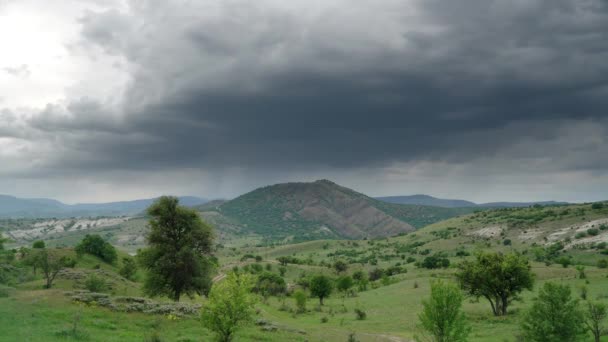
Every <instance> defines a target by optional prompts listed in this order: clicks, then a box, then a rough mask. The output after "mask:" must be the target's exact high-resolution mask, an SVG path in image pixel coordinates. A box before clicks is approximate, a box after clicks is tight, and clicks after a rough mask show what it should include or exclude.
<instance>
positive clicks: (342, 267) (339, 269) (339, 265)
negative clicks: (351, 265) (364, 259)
mask: <svg viewBox="0 0 608 342" xmlns="http://www.w3.org/2000/svg"><path fill="white" fill-rule="evenodd" d="M334 269H335V270H336V273H338V274H340V273H343V272H346V270H347V269H348V265H347V264H346V263H345V262H344V261H342V260H338V261H336V262H334Z"/></svg>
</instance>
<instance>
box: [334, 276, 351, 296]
mask: <svg viewBox="0 0 608 342" xmlns="http://www.w3.org/2000/svg"><path fill="white" fill-rule="evenodd" d="M353 285H354V282H353V278H351V277H350V276H342V277H340V278H338V280H337V281H336V288H337V289H338V291H340V292H342V293H343V294H344V295H347V294H348V291H349V290H350V289H351V288H352V287H353Z"/></svg>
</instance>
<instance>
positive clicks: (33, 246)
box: [32, 240, 46, 248]
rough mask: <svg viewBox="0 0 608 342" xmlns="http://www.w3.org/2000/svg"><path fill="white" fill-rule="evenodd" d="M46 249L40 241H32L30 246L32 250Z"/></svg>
mask: <svg viewBox="0 0 608 342" xmlns="http://www.w3.org/2000/svg"><path fill="white" fill-rule="evenodd" d="M44 247H46V246H45V244H44V241H42V240H38V241H34V243H33V244H32V248H44Z"/></svg>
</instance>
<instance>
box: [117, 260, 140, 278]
mask: <svg viewBox="0 0 608 342" xmlns="http://www.w3.org/2000/svg"><path fill="white" fill-rule="evenodd" d="M118 273H120V275H121V276H123V277H125V278H127V279H129V280H134V279H135V274H136V273H137V263H136V262H135V260H133V258H127V257H125V258H122V266H121V267H120V270H118Z"/></svg>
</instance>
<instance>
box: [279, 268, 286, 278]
mask: <svg viewBox="0 0 608 342" xmlns="http://www.w3.org/2000/svg"><path fill="white" fill-rule="evenodd" d="M285 273H287V268H286V267H285V266H280V267H279V274H280V275H281V277H284V276H285Z"/></svg>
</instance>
